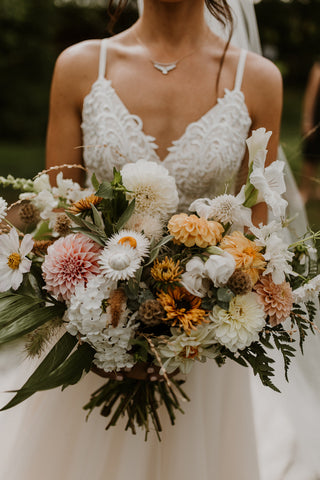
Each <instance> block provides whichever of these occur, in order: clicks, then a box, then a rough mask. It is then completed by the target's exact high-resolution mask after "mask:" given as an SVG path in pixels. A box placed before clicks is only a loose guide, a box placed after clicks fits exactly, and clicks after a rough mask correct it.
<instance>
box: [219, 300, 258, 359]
mask: <svg viewBox="0 0 320 480" xmlns="http://www.w3.org/2000/svg"><path fill="white" fill-rule="evenodd" d="M265 317H266V315H265V313H264V309H263V306H262V305H261V304H260V303H259V296H258V295H257V294H256V293H253V292H250V293H247V294H245V295H238V296H236V297H234V298H233V299H232V300H231V302H230V305H229V310H225V309H223V308H221V307H219V306H218V305H215V306H214V307H213V310H212V312H211V313H210V314H209V318H210V320H212V322H213V323H214V325H215V328H214V332H215V338H216V340H217V342H218V343H220V344H221V345H224V346H225V347H226V348H228V349H229V350H230V351H231V352H236V351H237V350H243V349H244V348H245V347H248V346H249V345H250V344H251V343H252V342H255V341H257V340H259V332H260V331H261V330H262V329H263V327H264V326H265Z"/></svg>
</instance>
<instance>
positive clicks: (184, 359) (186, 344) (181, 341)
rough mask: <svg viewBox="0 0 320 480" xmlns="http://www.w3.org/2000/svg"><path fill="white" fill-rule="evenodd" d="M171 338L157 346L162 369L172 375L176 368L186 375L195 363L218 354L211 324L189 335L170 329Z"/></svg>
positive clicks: (198, 328)
mask: <svg viewBox="0 0 320 480" xmlns="http://www.w3.org/2000/svg"><path fill="white" fill-rule="evenodd" d="M171 332H172V337H170V338H168V340H167V341H165V342H161V343H160V344H159V345H158V351H159V354H160V358H161V361H162V363H163V364H162V369H161V370H160V373H163V372H164V371H166V372H168V373H172V372H173V371H174V370H176V368H180V370H181V372H182V373H184V374H188V373H189V372H190V371H191V369H192V367H193V365H194V363H195V361H196V360H198V361H200V362H205V361H206V359H207V358H215V357H216V356H217V355H218V354H219V346H218V345H217V341H216V339H215V335H214V332H213V324H211V323H210V324H203V325H199V326H198V327H197V329H196V330H192V331H191V332H190V334H189V335H187V334H186V333H181V332H180V330H179V329H175V328H172V329H171Z"/></svg>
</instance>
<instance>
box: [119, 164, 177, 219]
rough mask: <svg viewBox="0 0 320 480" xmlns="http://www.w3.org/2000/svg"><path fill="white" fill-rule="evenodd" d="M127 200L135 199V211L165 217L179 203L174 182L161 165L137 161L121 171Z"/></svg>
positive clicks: (175, 208)
mask: <svg viewBox="0 0 320 480" xmlns="http://www.w3.org/2000/svg"><path fill="white" fill-rule="evenodd" d="M121 175H122V181H123V185H124V186H125V187H126V188H127V189H128V190H129V192H130V193H128V198H129V199H133V198H134V199H135V211H136V212H137V213H148V214H149V215H160V216H161V217H162V218H163V217H167V216H168V215H169V214H170V213H174V212H175V211H176V210H177V206H178V203H179V197H178V191H177V187H176V182H175V180H174V178H173V177H171V176H170V175H169V172H168V170H167V169H166V168H164V167H163V166H162V165H159V164H157V163H155V162H148V161H145V160H139V161H138V162H136V163H127V164H126V165H125V166H124V167H123V168H122V170H121Z"/></svg>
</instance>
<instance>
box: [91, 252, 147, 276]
mask: <svg viewBox="0 0 320 480" xmlns="http://www.w3.org/2000/svg"><path fill="white" fill-rule="evenodd" d="M99 265H100V269H101V272H102V274H103V275H104V276H105V277H106V278H108V279H110V280H114V281H117V280H128V279H129V278H131V277H133V276H134V274H135V273H136V271H137V270H138V268H139V267H140V265H141V257H140V256H139V255H137V252H136V251H135V249H133V248H131V247H129V246H127V245H125V244H123V245H121V244H119V245H111V246H109V247H105V248H104V249H103V251H102V253H101V255H100V258H99Z"/></svg>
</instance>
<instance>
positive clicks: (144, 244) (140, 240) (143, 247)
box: [106, 230, 150, 259]
mask: <svg viewBox="0 0 320 480" xmlns="http://www.w3.org/2000/svg"><path fill="white" fill-rule="evenodd" d="M116 245H125V246H128V247H131V248H132V249H134V250H135V252H136V255H137V257H139V258H140V259H142V257H146V256H147V255H148V254H149V250H150V241H149V240H148V239H147V237H145V236H144V235H143V234H142V233H138V232H135V231H134V230H120V231H119V232H118V233H115V234H114V235H112V237H110V238H109V240H108V241H107V244H106V246H107V247H113V246H116Z"/></svg>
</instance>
